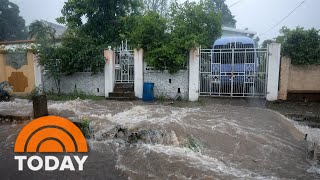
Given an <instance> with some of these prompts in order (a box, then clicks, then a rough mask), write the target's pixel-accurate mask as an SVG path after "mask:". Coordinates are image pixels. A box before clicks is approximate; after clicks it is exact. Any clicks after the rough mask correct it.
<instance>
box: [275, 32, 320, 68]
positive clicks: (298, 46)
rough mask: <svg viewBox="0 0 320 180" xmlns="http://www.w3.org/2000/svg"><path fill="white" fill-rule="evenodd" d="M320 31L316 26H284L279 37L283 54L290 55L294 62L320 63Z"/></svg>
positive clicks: (278, 40)
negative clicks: (292, 27) (307, 28)
mask: <svg viewBox="0 0 320 180" xmlns="http://www.w3.org/2000/svg"><path fill="white" fill-rule="evenodd" d="M319 32H320V30H316V29H314V28H312V29H309V30H305V29H304V28H302V27H297V28H296V29H293V30H290V29H288V28H286V27H283V28H282V29H281V30H280V33H281V35H280V36H278V37H277V42H278V43H281V44H282V50H281V53H282V55H283V56H289V57H290V58H291V62H292V64H320V35H319Z"/></svg>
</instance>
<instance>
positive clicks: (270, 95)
mask: <svg viewBox="0 0 320 180" xmlns="http://www.w3.org/2000/svg"><path fill="white" fill-rule="evenodd" d="M280 52H281V44H277V43H272V44H270V45H269V49H268V53H269V62H268V83H267V100H268V101H276V100H278V93H279V76H280V61H281V55H280Z"/></svg>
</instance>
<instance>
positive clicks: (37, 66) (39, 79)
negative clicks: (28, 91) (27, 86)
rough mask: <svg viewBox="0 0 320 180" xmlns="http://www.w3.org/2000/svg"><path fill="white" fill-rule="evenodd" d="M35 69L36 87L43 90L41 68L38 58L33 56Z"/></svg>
mask: <svg viewBox="0 0 320 180" xmlns="http://www.w3.org/2000/svg"><path fill="white" fill-rule="evenodd" d="M33 69H34V82H35V86H36V87H37V88H39V89H40V90H42V88H43V85H42V73H41V66H40V64H39V63H38V56H37V55H36V54H33Z"/></svg>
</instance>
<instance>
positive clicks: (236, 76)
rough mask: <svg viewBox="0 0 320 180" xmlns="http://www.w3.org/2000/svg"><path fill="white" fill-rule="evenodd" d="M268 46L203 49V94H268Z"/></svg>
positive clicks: (201, 91) (254, 95)
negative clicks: (258, 47)
mask: <svg viewBox="0 0 320 180" xmlns="http://www.w3.org/2000/svg"><path fill="white" fill-rule="evenodd" d="M267 65H268V51H267V49H257V48H238V49H237V48H232V49H200V96H215V97H261V98H264V97H266V92H267V68H268V67H267Z"/></svg>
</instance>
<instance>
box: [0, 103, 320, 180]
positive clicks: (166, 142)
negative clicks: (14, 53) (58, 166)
mask: <svg viewBox="0 0 320 180" xmlns="http://www.w3.org/2000/svg"><path fill="white" fill-rule="evenodd" d="M48 107H49V113H50V114H53V115H59V116H63V117H66V118H68V119H70V120H74V121H79V120H81V119H84V118H85V119H89V120H90V131H91V134H90V138H88V140H87V142H88V145H89V149H90V150H89V153H88V156H89V157H88V160H87V161H86V163H85V165H84V171H83V172H45V171H40V172H31V171H30V170H26V171H23V172H18V171H17V168H18V165H17V161H15V160H13V156H14V153H13V147H14V141H15V138H16V136H17V134H18V133H19V131H20V130H21V128H22V127H23V125H24V124H16V123H11V124H2V125H0V144H1V151H0V158H1V161H0V173H1V177H2V178H1V179H19V178H20V179H29V178H30V179H31V178H32V179H44V178H46V179H50V178H54V179H62V178H63V179H128V178H129V179H320V169H319V167H318V166H317V164H316V163H317V162H315V161H314V160H313V159H310V158H309V152H308V149H307V144H308V142H306V141H305V140H304V137H305V135H304V133H306V132H309V131H310V132H312V133H310V134H311V135H310V136H311V138H314V139H317V137H320V136H319V134H320V131H318V130H315V129H312V130H310V129H308V128H304V127H302V126H299V125H297V124H295V123H294V122H291V121H290V120H288V119H286V118H285V117H284V116H282V115H280V114H278V113H276V112H274V111H271V110H268V109H264V108H257V107H245V106H231V105H222V104H206V105H203V106H201V105H199V106H185V107H183V106H181V107H176V106H171V105H160V104H145V103H142V102H139V101H137V102H116V101H98V102H95V101H89V100H73V101H67V102H49V105H48ZM31 111H32V103H31V102H29V101H28V100H21V99H16V100H14V101H12V102H1V103H0V114H16V115H26V114H30V113H31ZM26 123H27V122H26Z"/></svg>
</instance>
